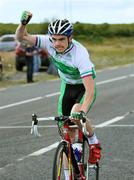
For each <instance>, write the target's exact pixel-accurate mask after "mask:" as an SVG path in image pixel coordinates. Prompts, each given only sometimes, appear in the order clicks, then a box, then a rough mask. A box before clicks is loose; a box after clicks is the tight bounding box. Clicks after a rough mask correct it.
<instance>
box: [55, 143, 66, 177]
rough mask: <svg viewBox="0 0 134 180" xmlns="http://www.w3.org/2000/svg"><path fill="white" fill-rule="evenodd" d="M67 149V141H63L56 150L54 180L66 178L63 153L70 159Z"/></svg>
mask: <svg viewBox="0 0 134 180" xmlns="http://www.w3.org/2000/svg"><path fill="white" fill-rule="evenodd" d="M67 149H68V148H67V142H66V141H61V142H60V144H59V145H58V147H57V149H56V152H55V157H54V162H53V172H52V180H65V175H64V166H63V155H64V156H66V157H67V159H68V153H67Z"/></svg>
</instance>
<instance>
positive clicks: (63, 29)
mask: <svg viewBox="0 0 134 180" xmlns="http://www.w3.org/2000/svg"><path fill="white" fill-rule="evenodd" d="M48 33H49V34H50V35H54V34H58V35H65V36H70V35H71V34H72V33H73V26H72V24H71V23H70V22H69V21H68V20H67V19H63V20H59V19H57V20H55V21H54V22H51V23H50V24H49V26H48Z"/></svg>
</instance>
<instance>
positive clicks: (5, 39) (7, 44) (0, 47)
mask: <svg viewBox="0 0 134 180" xmlns="http://www.w3.org/2000/svg"><path fill="white" fill-rule="evenodd" d="M16 45H17V41H16V39H15V34H6V35H3V36H1V37H0V51H14V50H15V47H16Z"/></svg>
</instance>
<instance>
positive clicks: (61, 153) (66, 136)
mask: <svg viewBox="0 0 134 180" xmlns="http://www.w3.org/2000/svg"><path fill="white" fill-rule="evenodd" d="M50 119H52V120H55V121H56V122H57V126H58V131H59V134H60V136H61V141H60V143H59V145H58V146H57V148H56V152H55V156H54V162H53V171H52V180H65V176H64V163H63V157H64V158H66V159H67V161H68V170H69V180H99V162H96V164H89V163H88V156H89V152H88V151H89V147H88V141H87V138H86V136H87V134H88V132H87V131H86V126H85V122H86V119H85V118H84V117H82V118H81V120H80V122H81V127H82V129H80V128H78V126H77V125H68V123H69V122H70V118H69V117H68V116H58V117H51V118H50ZM43 120H46V118H38V117H37V115H36V114H33V115H32V128H31V134H32V133H34V134H35V135H36V136H40V134H39V132H38V129H37V124H38V122H39V121H43ZM70 128H75V143H73V144H72V143H71V136H70V133H69V132H70ZM76 144H77V146H76V147H77V148H74V147H75V145H76ZM78 145H79V146H78ZM78 147H79V148H78ZM76 149H77V151H76ZM76 152H77V153H76Z"/></svg>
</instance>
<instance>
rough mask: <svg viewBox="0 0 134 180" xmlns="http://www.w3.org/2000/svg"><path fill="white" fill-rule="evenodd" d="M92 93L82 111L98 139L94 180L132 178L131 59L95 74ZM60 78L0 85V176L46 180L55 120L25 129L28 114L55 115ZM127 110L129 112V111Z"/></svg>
mask: <svg viewBox="0 0 134 180" xmlns="http://www.w3.org/2000/svg"><path fill="white" fill-rule="evenodd" d="M96 83H97V89H98V95H97V99H96V102H95V104H94V106H93V108H92V109H91V111H90V113H89V114H88V115H89V117H90V118H91V119H92V124H93V125H94V126H95V127H96V129H95V131H96V134H97V136H98V137H99V139H100V142H101V144H102V148H103V150H102V159H101V163H100V164H101V169H100V180H134V168H133V167H134V138H133V136H134V113H133V112H132V111H134V64H133V65H129V66H125V67H120V68H115V69H107V70H103V71H101V72H98V73H97V78H96ZM59 84H60V81H59V80H56V81H48V82H45V83H35V84H34V83H33V84H27V85H25V86H24V85H21V86H14V87H10V88H8V89H1V90H0V180H51V175H52V164H53V157H54V152H55V147H56V146H57V143H58V141H59V140H60V138H59V135H58V132H57V128H56V126H55V125H56V123H55V122H53V121H45V122H42V123H41V125H43V126H44V127H41V128H39V132H40V133H41V135H42V136H41V137H40V138H37V137H34V136H32V135H31V134H30V126H31V115H32V114H33V113H37V115H38V116H39V117H47V116H55V115H57V100H58V96H59V89H60V87H59ZM130 112H132V113H130Z"/></svg>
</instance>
